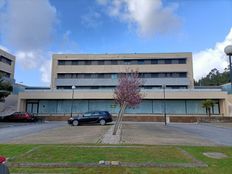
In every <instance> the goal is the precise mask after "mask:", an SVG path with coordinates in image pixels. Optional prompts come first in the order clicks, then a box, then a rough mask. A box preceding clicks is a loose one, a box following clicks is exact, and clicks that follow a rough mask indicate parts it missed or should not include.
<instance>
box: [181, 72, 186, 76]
mask: <svg viewBox="0 0 232 174" xmlns="http://www.w3.org/2000/svg"><path fill="white" fill-rule="evenodd" d="M179 75H180V77H187V73H186V72H181V73H179Z"/></svg>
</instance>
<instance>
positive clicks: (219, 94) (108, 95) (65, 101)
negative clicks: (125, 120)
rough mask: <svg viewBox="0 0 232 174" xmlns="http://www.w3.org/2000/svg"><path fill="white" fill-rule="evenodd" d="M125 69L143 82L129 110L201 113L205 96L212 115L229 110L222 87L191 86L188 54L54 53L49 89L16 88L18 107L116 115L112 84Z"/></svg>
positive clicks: (134, 113)
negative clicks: (210, 103) (211, 102)
mask: <svg viewBox="0 0 232 174" xmlns="http://www.w3.org/2000/svg"><path fill="white" fill-rule="evenodd" d="M128 70H137V71H138V72H139V77H140V78H142V79H143V81H144V84H143V86H142V90H141V91H142V93H143V94H144V98H143V100H142V103H141V104H140V105H139V106H138V107H136V108H127V110H126V113H127V114H128V115H131V116H150V117H153V116H159V115H160V116H161V115H162V114H164V112H166V113H167V114H168V115H169V116H206V115H207V113H206V110H205V109H204V108H202V101H203V100H206V99H212V100H214V103H215V104H214V106H213V107H212V113H213V115H215V116H222V115H223V116H225V115H229V107H228V105H229V103H230V102H229V100H228V94H227V92H225V91H222V90H221V89H219V88H218V89H217V88H215V89H196V88H195V87H194V80H193V67H192V53H163V54H161V53H159V54H155V53H152V54H54V55H53V58H52V73H51V87H50V89H47V88H46V89H41V88H40V89H37V90H35V89H27V90H26V91H25V92H23V93H20V94H19V99H18V110H19V111H28V112H32V113H35V114H38V115H41V116H69V115H70V113H71V112H73V113H74V115H75V114H78V113H82V112H87V111H93V110H108V111H109V112H111V113H113V114H116V113H118V111H119V106H118V105H117V104H116V103H115V101H114V97H113V93H114V88H115V87H116V86H117V83H118V78H119V76H120V74H121V73H125V72H127V71H128ZM72 86H75V89H73V90H72ZM162 86H165V88H162ZM164 92H165V98H164ZM72 94H74V95H72ZM164 104H165V106H166V111H164ZM72 106H73V107H72ZM71 108H72V109H71Z"/></svg>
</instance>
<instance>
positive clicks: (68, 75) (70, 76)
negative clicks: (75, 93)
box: [64, 73, 72, 79]
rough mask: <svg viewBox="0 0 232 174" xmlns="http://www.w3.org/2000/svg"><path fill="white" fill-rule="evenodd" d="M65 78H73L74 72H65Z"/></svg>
mask: <svg viewBox="0 0 232 174" xmlns="http://www.w3.org/2000/svg"><path fill="white" fill-rule="evenodd" d="M64 76H65V79H71V78H72V74H70V73H68V74H65V75H64Z"/></svg>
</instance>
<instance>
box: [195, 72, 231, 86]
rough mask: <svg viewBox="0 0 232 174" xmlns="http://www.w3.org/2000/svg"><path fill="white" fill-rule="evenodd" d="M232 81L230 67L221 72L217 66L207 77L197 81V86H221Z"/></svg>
mask: <svg viewBox="0 0 232 174" xmlns="http://www.w3.org/2000/svg"><path fill="white" fill-rule="evenodd" d="M229 82H230V71H229V68H225V69H224V71H223V72H219V70H217V69H216V68H214V69H212V70H211V71H210V72H209V74H208V75H207V76H206V77H202V78H201V79H199V80H198V81H195V86H220V85H223V84H226V83H229Z"/></svg>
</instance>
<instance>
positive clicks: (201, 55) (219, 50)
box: [193, 28, 232, 80]
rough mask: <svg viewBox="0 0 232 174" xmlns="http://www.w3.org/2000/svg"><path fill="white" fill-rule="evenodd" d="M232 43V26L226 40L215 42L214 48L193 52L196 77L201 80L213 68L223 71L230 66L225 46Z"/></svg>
mask: <svg viewBox="0 0 232 174" xmlns="http://www.w3.org/2000/svg"><path fill="white" fill-rule="evenodd" d="M231 44H232V28H231V29H230V32H229V33H228V35H227V36H226V38H225V40H224V41H222V42H218V43H216V44H215V46H214V48H208V49H205V50H202V51H200V52H198V53H194V54H193V71H194V79H195V80H199V79H200V78H202V77H203V76H206V75H207V74H208V73H209V72H210V71H211V70H212V69H213V68H217V69H218V70H219V71H223V70H224V69H225V68H226V67H227V66H228V63H229V61H228V56H226V55H225V53H224V48H225V47H226V46H227V45H231Z"/></svg>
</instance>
